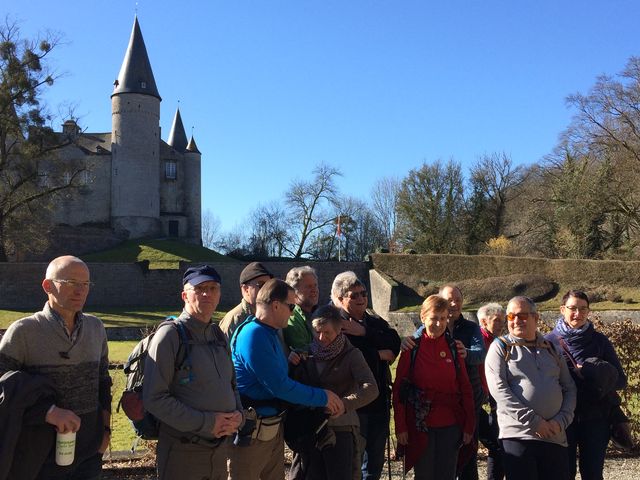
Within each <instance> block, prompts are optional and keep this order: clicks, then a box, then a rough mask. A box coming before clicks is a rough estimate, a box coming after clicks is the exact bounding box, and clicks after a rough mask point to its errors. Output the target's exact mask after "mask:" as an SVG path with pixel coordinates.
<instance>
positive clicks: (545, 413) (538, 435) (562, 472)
mask: <svg viewBox="0 0 640 480" xmlns="http://www.w3.org/2000/svg"><path fill="white" fill-rule="evenodd" d="M538 318H539V317H538V313H537V312H536V305H535V303H533V301H532V300H531V299H529V298H527V297H514V298H512V299H511V300H510V301H509V304H508V305H507V326H508V329H509V334H508V335H505V336H504V337H500V338H498V340H496V341H494V342H493V343H492V344H491V347H489V353H488V354H487V360H486V362H485V369H486V375H487V384H488V385H489V391H490V392H491V396H492V397H493V398H494V399H495V401H496V404H497V409H498V425H499V426H500V438H501V439H502V443H503V448H504V468H505V473H506V477H507V479H508V480H511V479H514V480H515V479H517V480H527V479H531V480H534V479H535V480H537V479H545V480H555V479H557V480H565V479H567V478H569V457H568V453H567V436H566V432H565V430H566V428H567V427H568V426H569V424H570V423H571V421H572V420H573V410H574V408H575V405H576V387H575V384H574V383H573V380H572V379H571V374H570V373H569V369H568V367H567V364H566V362H565V361H564V360H563V359H562V356H561V354H560V352H557V351H555V349H554V347H553V345H551V343H549V342H548V341H547V340H545V339H544V337H543V336H542V334H541V333H540V332H538V329H537V328H538Z"/></svg>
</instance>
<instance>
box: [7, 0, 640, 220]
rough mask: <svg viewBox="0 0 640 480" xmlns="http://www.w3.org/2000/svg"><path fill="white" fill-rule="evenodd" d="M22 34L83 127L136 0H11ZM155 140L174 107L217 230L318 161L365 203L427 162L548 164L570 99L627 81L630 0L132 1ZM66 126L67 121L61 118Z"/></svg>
mask: <svg viewBox="0 0 640 480" xmlns="http://www.w3.org/2000/svg"><path fill="white" fill-rule="evenodd" d="M2 10H3V11H4V12H6V13H7V14H9V15H11V16H12V17H13V18H17V19H19V20H21V21H22V22H23V23H22V33H23V35H24V36H32V35H34V34H35V33H36V32H38V31H39V30H45V29H51V30H54V31H57V32H60V33H62V34H63V35H64V38H65V41H66V43H65V44H64V45H62V46H61V47H59V48H57V49H56V51H55V52H54V54H53V57H52V61H53V65H54V67H55V68H56V69H57V70H58V71H60V72H65V76H64V77H63V78H61V79H60V80H59V81H58V82H57V83H56V84H55V85H54V87H53V88H52V89H51V91H50V92H49V93H48V94H47V101H48V102H49V104H50V105H51V110H52V111H53V112H56V111H57V105H59V104H61V103H64V102H67V103H71V104H74V105H75V108H76V114H77V115H79V116H80V123H81V126H82V127H83V128H87V130H88V131H89V132H108V131H110V130H111V104H110V94H111V91H112V88H113V86H112V83H113V80H114V79H115V78H116V76H117V74H118V71H119V69H120V65H121V63H122V59H123V56H124V52H125V49H126V46H127V43H128V40H129V35H130V32H131V27H132V24H133V17H134V13H135V10H136V2H135V1H122V0H111V1H103V0H90V1H85V2H80V1H77V0H76V1H70V0H59V1H56V2H52V1H51V0H8V1H7V0H4V2H3V9H2ZM137 11H138V18H139V21H140V25H141V28H142V33H143V36H144V39H145V42H146V45H147V51H148V53H149V58H150V60H151V64H152V67H153V70H154V74H155V78H156V82H157V85H158V89H159V91H160V95H161V96H162V99H163V101H162V104H161V117H162V118H161V126H162V138H164V139H165V140H166V139H167V136H168V134H169V129H170V127H171V121H172V118H173V114H174V112H175V109H176V107H177V106H178V101H180V110H181V113H182V118H183V120H184V124H185V128H186V130H187V134H189V133H190V131H191V127H192V126H193V127H194V134H195V138H196V142H197V144H198V147H199V149H200V150H201V151H202V154H203V185H202V191H203V210H206V209H211V210H212V211H213V212H214V213H215V215H217V216H218V217H219V218H220V220H221V221H222V227H223V229H224V230H228V229H231V228H233V227H234V225H241V224H242V222H243V220H244V219H245V218H246V217H247V215H248V214H249V212H250V211H251V210H252V209H253V208H254V207H255V206H257V205H258V203H260V202H266V201H269V200H274V199H278V198H282V196H283V192H284V191H285V190H286V188H287V185H288V183H289V182H290V181H291V180H292V179H293V178H295V177H299V178H309V177H310V175H311V170H312V169H313V167H314V166H315V165H317V164H318V163H320V162H325V163H328V164H330V165H333V166H336V167H339V168H340V169H341V170H342V172H343V173H344V177H343V178H342V179H341V180H340V182H339V185H340V187H341V190H342V191H343V192H346V193H349V194H351V195H353V196H355V197H359V198H362V199H363V200H367V199H368V196H369V192H370V189H371V186H372V185H373V183H374V181H375V180H376V179H378V178H381V177H384V176H391V175H395V176H399V177H403V176H405V175H406V174H407V172H408V171H409V170H410V169H412V168H416V167H419V166H420V165H421V164H422V163H423V162H424V161H427V162H431V161H434V160H436V159H438V158H442V159H445V160H446V159H448V158H454V159H455V160H457V161H460V162H461V163H462V164H463V167H464V170H465V172H466V171H467V167H468V165H470V164H471V163H472V162H473V161H474V160H475V159H476V158H477V156H478V155H480V154H483V153H488V152H493V151H505V152H507V153H509V154H510V155H511V156H512V158H513V159H514V161H516V162H517V163H524V164H530V163H533V162H536V161H539V160H540V159H541V158H542V157H543V156H544V155H546V154H548V153H549V152H550V151H551V150H552V148H553V147H554V145H555V144H556V142H557V138H558V134H559V133H560V132H561V131H562V130H563V129H564V128H565V127H566V126H567V124H568V122H569V121H570V118H571V114H572V112H571V111H570V110H568V109H567V107H566V106H565V101H564V99H565V97H566V96H567V95H568V94H571V93H575V92H578V91H580V92H586V91H587V90H588V88H589V87H590V86H591V85H593V83H594V81H595V79H596V77H597V76H598V75H600V74H602V73H607V74H614V73H617V72H618V71H620V70H621V69H622V68H623V67H624V65H625V63H626V60H627V59H628V58H629V57H630V56H632V55H640V48H639V45H638V40H639V35H638V20H639V19H640V2H638V0H624V1H617V0H609V1H606V2H603V1H595V0H536V1H517V0H503V1H497V0H484V1H464V2H463V1H456V0H437V1H434V0H430V1H428V0H421V1H418V0H393V1H391V0H387V1H381V0H369V1H365V0H314V1H311V0H286V1H285V0H282V1H252V2H249V1H239V0H227V1H216V0H209V1H200V0H198V1H176V0H173V1H166V0H140V1H139V2H138V6H137ZM57 123H60V122H57Z"/></svg>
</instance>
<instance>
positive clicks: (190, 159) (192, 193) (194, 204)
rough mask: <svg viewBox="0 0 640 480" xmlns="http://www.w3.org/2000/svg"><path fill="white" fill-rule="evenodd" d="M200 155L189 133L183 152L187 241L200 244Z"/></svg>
mask: <svg viewBox="0 0 640 480" xmlns="http://www.w3.org/2000/svg"><path fill="white" fill-rule="evenodd" d="M201 160H202V155H201V154H200V150H198V146H197V145H196V141H195V139H194V138H193V135H191V139H190V140H189V144H188V145H187V148H186V152H185V154H184V177H185V184H184V200H185V213H186V214H187V219H188V220H187V237H188V238H189V241H190V242H192V243H195V244H197V245H202V231H201V222H202V203H201V202H202V193H201V192H202V186H201V173H200V172H201V170H200V169H201V163H202V162H201Z"/></svg>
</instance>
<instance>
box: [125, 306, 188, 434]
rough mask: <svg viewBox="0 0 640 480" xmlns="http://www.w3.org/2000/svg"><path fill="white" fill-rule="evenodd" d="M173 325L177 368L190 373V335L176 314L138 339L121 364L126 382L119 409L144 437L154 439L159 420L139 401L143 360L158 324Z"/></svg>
mask: <svg viewBox="0 0 640 480" xmlns="http://www.w3.org/2000/svg"><path fill="white" fill-rule="evenodd" d="M164 325H173V326H174V327H175V328H176V329H177V330H178V336H179V338H180V346H179V347H178V353H177V355H176V362H175V369H176V371H178V370H182V369H187V370H188V371H189V372H191V341H190V340H191V338H190V334H189V331H188V329H187V328H185V326H184V324H183V323H182V322H179V321H177V319H176V318H175V317H168V318H167V319H166V320H165V321H164V322H162V323H160V324H159V325H158V326H157V327H156V328H154V329H153V331H152V332H151V333H150V334H149V335H147V336H146V337H145V338H143V339H142V340H140V341H139V342H138V344H137V345H136V346H135V347H134V349H133V351H132V352H131V354H130V355H129V358H128V359H127V362H126V363H125V364H124V373H125V375H127V385H126V387H125V389H124V391H123V392H122V396H121V397H120V402H119V403H118V410H119V409H120V407H121V406H122V410H123V411H124V413H125V415H126V416H127V418H128V419H129V420H130V421H131V425H132V426H133V429H134V430H135V432H136V435H137V436H138V437H140V438H143V439H145V440H157V439H158V434H159V422H158V419H157V418H156V417H154V416H153V415H152V414H150V413H149V412H147V411H146V410H145V408H144V404H143V402H142V386H143V384H144V362H145V360H146V358H147V355H148V351H149V343H150V342H151V339H152V338H153V336H154V335H155V334H156V332H157V331H158V329H159V328H160V327H163V326H164ZM189 376H191V373H189Z"/></svg>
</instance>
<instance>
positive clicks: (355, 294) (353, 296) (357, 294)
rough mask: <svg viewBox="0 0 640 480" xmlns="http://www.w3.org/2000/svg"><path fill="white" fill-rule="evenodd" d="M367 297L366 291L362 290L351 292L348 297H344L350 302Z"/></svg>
mask: <svg viewBox="0 0 640 480" xmlns="http://www.w3.org/2000/svg"><path fill="white" fill-rule="evenodd" d="M368 296H369V294H368V293H367V291H366V290H363V291H361V292H351V294H350V295H345V298H350V299H351V300H357V299H359V298H360V297H362V298H367V297H368Z"/></svg>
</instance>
